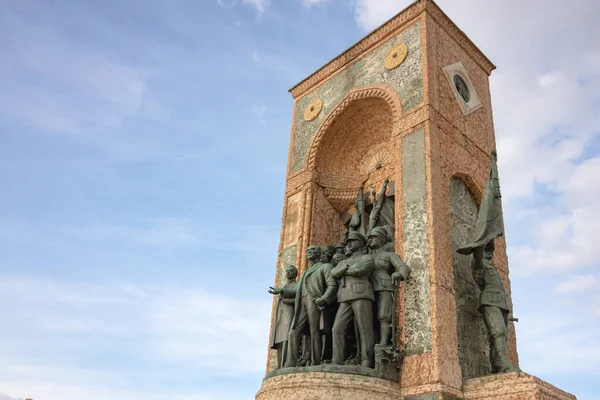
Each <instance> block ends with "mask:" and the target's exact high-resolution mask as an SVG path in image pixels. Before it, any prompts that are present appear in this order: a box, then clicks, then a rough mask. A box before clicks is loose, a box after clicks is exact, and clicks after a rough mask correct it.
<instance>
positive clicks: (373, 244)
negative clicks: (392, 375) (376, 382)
mask: <svg viewBox="0 0 600 400" xmlns="http://www.w3.org/2000/svg"><path fill="white" fill-rule="evenodd" d="M367 240H368V245H369V250H370V253H371V254H372V255H373V257H374V259H375V269H374V271H373V276H372V283H373V290H374V291H375V296H376V299H377V319H378V320H379V327H380V340H379V344H381V345H387V344H388V343H389V341H390V332H391V323H392V313H393V312H394V299H393V296H392V294H393V293H394V290H395V288H396V286H397V285H398V281H399V280H406V279H408V275H409V269H408V265H406V264H405V263H404V261H402V259H401V258H400V256H399V255H398V254H396V253H394V252H390V251H386V249H385V244H386V243H387V232H386V230H385V228H383V227H380V226H379V227H376V228H373V229H371V230H370V231H369V235H368V238H367Z"/></svg>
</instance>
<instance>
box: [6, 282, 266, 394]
mask: <svg viewBox="0 0 600 400" xmlns="http://www.w3.org/2000/svg"><path fill="white" fill-rule="evenodd" d="M270 300H271V299H270V298H269V297H268V296H267V297H265V298H264V299H261V300H252V299H251V298H248V297H245V298H244V299H242V298H238V297H237V296H233V297H229V296H227V295H223V294H221V293H215V292H208V291H206V290H204V289H202V288H191V287H168V286H158V285H155V286H137V285H131V284H106V285H99V284H89V283H65V282H58V281H53V280H48V279H29V278H23V277H15V276H2V277H1V279H0V326H2V327H3V330H2V336H1V337H0V393H1V392H3V393H7V394H9V395H12V396H21V397H25V396H28V397H32V398H34V399H35V398H40V399H42V398H43V399H47V400H55V399H56V400H58V399H60V400H70V399H76V398H82V397H86V398H90V399H109V398H110V399H126V398H127V399H142V398H143V399H152V400H154V399H156V400H162V399H171V398H174V397H175V398H182V399H189V400H212V399H217V398H219V399H234V398H240V397H239V396H238V395H236V393H235V391H233V389H231V390H230V388H223V389H222V390H216V389H206V390H197V391H196V392H195V393H193V392H189V393H185V392H180V391H179V390H178V389H177V388H172V389H169V388H162V389H161V388H157V389H156V390H151V389H150V388H148V389H147V390H146V389H140V388H138V387H134V388H132V387H130V384H131V379H130V378H131V377H132V376H135V375H137V374H148V373H152V366H154V367H155V368H156V366H160V368H162V369H165V372H164V373H165V374H166V371H167V369H174V370H176V371H178V372H177V373H178V374H179V373H182V374H185V373H188V374H191V373H192V372H193V375H194V376H196V374H197V376H202V377H204V378H205V379H209V380H211V379H216V377H217V376H223V375H236V376H238V377H239V378H242V377H244V376H248V375H251V376H254V374H256V375H257V376H260V374H261V373H262V371H264V360H265V357H266V342H265V341H266V337H267V335H268V329H269V328H268V327H269V317H270V310H271V301H270ZM15 309H18V310H19V312H18V313H15V312H10V310H15ZM118 343H129V345H127V346H126V347H121V348H117V347H118ZM115 346H117V347H115ZM100 348H102V349H104V351H105V352H107V353H108V354H113V355H118V357H121V358H123V357H125V358H126V359H127V363H128V366H127V367H126V368H124V367H119V365H118V363H117V364H116V363H113V365H107V366H104V367H103V366H102V365H103V363H95V364H94V365H95V368H94V369H91V368H89V367H86V366H85V365H80V364H79V362H78V361H77V360H81V359H85V357H86V355H85V354H86V352H88V351H91V352H95V351H97V350H98V349H100ZM86 392H88V393H87V395H86V396H83V395H84V393H86ZM173 392H174V393H173ZM178 392H180V393H178ZM240 393H241V392H240ZM238 394H239V393H238ZM90 396H91V397H90ZM236 396H237V397H236Z"/></svg>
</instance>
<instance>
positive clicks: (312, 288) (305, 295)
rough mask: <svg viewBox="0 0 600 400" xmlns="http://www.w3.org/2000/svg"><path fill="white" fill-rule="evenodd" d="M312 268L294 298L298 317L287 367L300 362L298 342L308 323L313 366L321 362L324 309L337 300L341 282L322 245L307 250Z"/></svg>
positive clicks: (286, 361)
mask: <svg viewBox="0 0 600 400" xmlns="http://www.w3.org/2000/svg"><path fill="white" fill-rule="evenodd" d="M306 255H307V259H308V269H307V270H306V271H305V272H304V273H303V274H302V276H301V277H300V281H299V282H298V286H297V290H296V298H295V301H294V317H293V319H292V323H291V325H290V332H289V337H288V348H287V354H286V357H285V362H284V366H285V367H296V366H297V365H298V362H297V358H298V342H299V339H300V336H301V335H302V334H303V333H304V331H305V329H306V327H307V326H308V328H309V331H310V340H309V342H310V343H309V345H310V356H311V365H319V364H321V352H322V338H321V330H320V320H321V311H322V310H323V308H324V307H325V306H327V305H328V304H332V303H333V302H334V301H335V293H336V290H337V282H336V280H335V279H334V278H333V277H331V275H330V272H331V264H328V263H322V262H321V248H320V247H319V246H315V245H311V246H308V249H307V250H306Z"/></svg>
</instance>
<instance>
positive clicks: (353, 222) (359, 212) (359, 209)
mask: <svg viewBox="0 0 600 400" xmlns="http://www.w3.org/2000/svg"><path fill="white" fill-rule="evenodd" d="M365 230H366V228H365V202H364V187H362V186H361V187H360V189H359V190H358V196H357V197H356V200H355V201H354V213H353V214H352V218H351V219H350V223H349V225H348V232H359V233H360V234H361V235H363V236H364V235H365V233H366V232H365Z"/></svg>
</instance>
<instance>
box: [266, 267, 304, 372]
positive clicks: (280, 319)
mask: <svg viewBox="0 0 600 400" xmlns="http://www.w3.org/2000/svg"><path fill="white" fill-rule="evenodd" d="M297 276H298V269H297V268H296V267H295V266H293V265H288V266H287V267H286V268H285V278H286V279H287V282H286V284H285V285H284V286H283V287H280V288H273V287H270V288H269V293H271V294H274V295H278V296H279V299H278V300H277V306H276V308H275V323H274V324H273V332H272V335H271V348H272V349H275V350H277V366H278V368H281V365H282V361H283V349H284V348H285V347H286V346H287V342H288V333H289V329H290V323H291V322H292V317H293V315H294V299H295V298H296V287H297V285H298V282H296V277H297Z"/></svg>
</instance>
